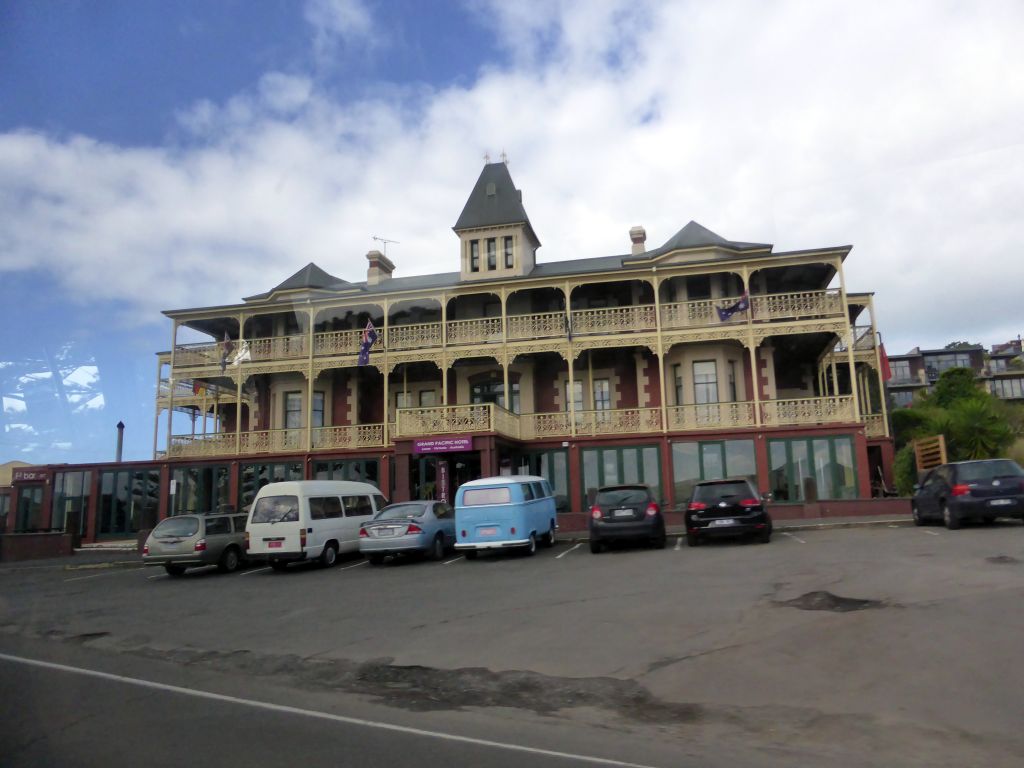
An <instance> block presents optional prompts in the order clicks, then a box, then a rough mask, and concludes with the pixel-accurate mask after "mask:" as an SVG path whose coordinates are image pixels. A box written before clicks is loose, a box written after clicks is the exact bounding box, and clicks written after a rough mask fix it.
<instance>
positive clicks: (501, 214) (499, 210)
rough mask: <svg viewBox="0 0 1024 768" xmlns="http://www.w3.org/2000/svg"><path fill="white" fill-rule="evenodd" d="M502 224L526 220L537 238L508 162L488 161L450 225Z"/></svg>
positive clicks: (458, 228)
mask: <svg viewBox="0 0 1024 768" xmlns="http://www.w3.org/2000/svg"><path fill="white" fill-rule="evenodd" d="M504 224H525V225H526V226H527V227H529V229H530V233H531V234H533V237H534V239H536V238H537V235H536V233H534V232H533V226H532V225H531V224H530V218H529V217H528V216H527V215H526V209H525V208H523V195H522V193H521V192H520V191H519V190H518V189H516V186H515V184H513V183H512V176H511V174H510V173H509V172H508V166H507V165H505V163H488V164H487V165H485V166H484V169H483V170H482V171H481V172H480V178H478V179H477V180H476V186H474V187H473V191H472V192H470V194H469V199H468V200H466V205H465V207H464V208H463V209H462V213H461V214H460V215H459V220H458V221H456V222H455V226H454V227H452V229H454V230H455V231H456V232H458V231H460V230H463V229H476V228H477V227H498V226H502V225H504ZM539 242H540V241H538V243H539Z"/></svg>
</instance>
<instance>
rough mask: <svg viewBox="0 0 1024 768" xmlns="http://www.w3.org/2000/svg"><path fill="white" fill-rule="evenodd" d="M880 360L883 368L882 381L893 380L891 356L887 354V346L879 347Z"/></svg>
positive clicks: (881, 345) (880, 345)
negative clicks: (890, 363) (890, 364)
mask: <svg viewBox="0 0 1024 768" xmlns="http://www.w3.org/2000/svg"><path fill="white" fill-rule="evenodd" d="M878 360H879V363H880V364H881V366H882V381H888V380H889V379H891V378H892V368H891V367H890V366H889V356H888V355H887V354H885V344H879V345H878Z"/></svg>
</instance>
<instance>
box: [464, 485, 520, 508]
mask: <svg viewBox="0 0 1024 768" xmlns="http://www.w3.org/2000/svg"><path fill="white" fill-rule="evenodd" d="M510 503H512V492H511V491H510V490H509V488H508V486H499V487H497V488H467V489H466V490H465V491H463V493H462V505H463V506H466V507H477V506H481V505H485V504H510Z"/></svg>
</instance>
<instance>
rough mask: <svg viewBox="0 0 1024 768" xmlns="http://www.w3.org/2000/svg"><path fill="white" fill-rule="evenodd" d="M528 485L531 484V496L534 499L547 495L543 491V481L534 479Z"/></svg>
mask: <svg viewBox="0 0 1024 768" xmlns="http://www.w3.org/2000/svg"><path fill="white" fill-rule="evenodd" d="M530 485H532V486H533V498H535V499H543V498H544V497H545V496H547V495H548V494H546V493H544V485H543V483H540V482H536V481H535V482H533V483H530Z"/></svg>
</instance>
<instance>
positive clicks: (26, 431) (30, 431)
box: [4, 424, 39, 435]
mask: <svg viewBox="0 0 1024 768" xmlns="http://www.w3.org/2000/svg"><path fill="white" fill-rule="evenodd" d="M4 431H5V432H16V433H19V434H23V435H37V434H39V432H38V431H37V430H36V428H35V427H33V426H32V425H31V424H8V425H7V426H5V427H4Z"/></svg>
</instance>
